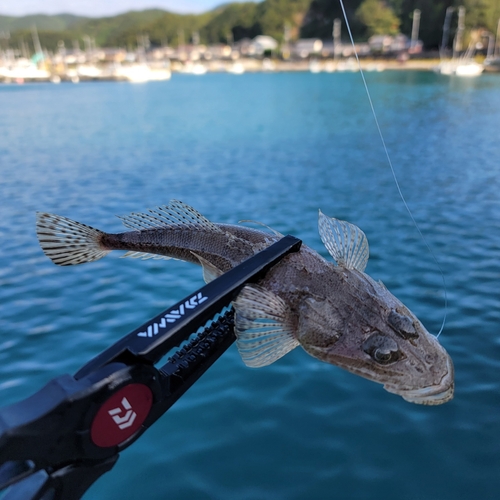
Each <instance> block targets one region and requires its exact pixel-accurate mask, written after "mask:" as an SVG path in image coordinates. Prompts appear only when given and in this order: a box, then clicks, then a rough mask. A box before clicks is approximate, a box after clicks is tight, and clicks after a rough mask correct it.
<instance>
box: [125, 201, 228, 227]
mask: <svg viewBox="0 0 500 500" xmlns="http://www.w3.org/2000/svg"><path fill="white" fill-rule="evenodd" d="M118 218H119V219H120V220H121V221H122V222H123V224H124V226H125V227H128V228H129V229H133V230H135V231H141V230H143V229H159V228H166V227H184V228H190V229H199V230H201V229H203V230H208V231H212V232H214V231H215V232H218V233H221V232H223V231H222V229H220V228H219V227H218V226H217V225H216V224H214V223H213V222H210V221H209V220H208V219H207V218H206V217H203V215H201V214H200V213H199V212H197V211H196V210H195V209H194V208H193V207H190V206H189V205H186V204H185V203H183V202H182V201H178V200H172V201H170V203H169V204H168V205H163V206H161V207H157V208H154V209H150V210H148V211H147V212H146V213H131V214H130V215H125V216H119V217H118Z"/></svg>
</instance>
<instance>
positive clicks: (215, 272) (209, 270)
mask: <svg viewBox="0 0 500 500" xmlns="http://www.w3.org/2000/svg"><path fill="white" fill-rule="evenodd" d="M191 253H192V254H193V255H194V256H195V257H196V258H197V259H198V260H199V261H200V264H201V267H202V268H203V280H204V281H205V283H210V282H211V281H213V280H214V279H216V278H218V277H219V276H221V275H222V274H224V271H221V270H220V269H219V268H218V267H215V266H214V265H213V264H212V263H211V262H208V260H207V259H204V258H203V257H202V256H201V255H198V254H196V253H194V252H191Z"/></svg>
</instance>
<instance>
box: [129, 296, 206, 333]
mask: <svg viewBox="0 0 500 500" xmlns="http://www.w3.org/2000/svg"><path fill="white" fill-rule="evenodd" d="M207 299H208V297H204V296H203V294H202V293H201V292H198V294H197V295H193V296H192V297H191V298H190V299H188V300H186V301H185V302H184V304H181V305H180V306H179V309H172V310H170V311H168V313H167V314H165V316H163V318H162V319H161V321H160V322H159V323H153V324H152V325H149V326H148V330H147V331H146V332H139V333H138V334H137V336H138V337H153V336H154V335H158V333H160V328H165V327H166V326H167V323H175V322H176V321H177V320H178V319H181V318H182V317H183V316H184V315H185V314H186V312H187V310H188V309H195V308H196V307H197V306H199V305H200V304H201V303H202V302H205V300H207Z"/></svg>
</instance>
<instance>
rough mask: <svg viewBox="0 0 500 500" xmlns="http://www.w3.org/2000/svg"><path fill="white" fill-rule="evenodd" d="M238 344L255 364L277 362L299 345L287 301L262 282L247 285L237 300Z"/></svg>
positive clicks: (256, 365) (247, 358)
mask: <svg viewBox="0 0 500 500" xmlns="http://www.w3.org/2000/svg"><path fill="white" fill-rule="evenodd" d="M233 306H234V309H235V317H234V318H235V319H234V323H235V327H234V331H235V334H236V345H237V347H238V351H239V353H240V355H241V358H242V359H243V362H244V363H245V364H246V365H247V366H250V367H252V368H260V367H262V366H267V365H270V364H271V363H274V362H275V361H277V360H278V359H280V358H281V357H283V356H284V355H285V354H287V353H289V352H290V351H291V350H292V349H294V348H295V347H297V346H298V345H299V342H298V340H297V339H296V338H295V336H294V335H293V324H292V321H291V313H290V310H289V308H288V306H287V305H286V303H285V302H284V301H283V300H282V299H281V298H280V297H278V296H277V295H275V294H274V293H272V292H270V291H268V290H266V289H265V288H262V287H260V286H258V285H246V286H245V287H243V289H242V291H241V292H240V294H239V295H238V297H237V298H236V300H235V301H234V302H233Z"/></svg>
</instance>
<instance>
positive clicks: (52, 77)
mask: <svg viewBox="0 0 500 500" xmlns="http://www.w3.org/2000/svg"><path fill="white" fill-rule="evenodd" d="M440 62H441V61H440V60H439V59H437V58H432V59H407V60H404V61H401V60H396V59H361V60H360V61H359V64H358V61H357V60H356V59H354V58H349V59H340V60H334V59H304V60H300V61H283V60H278V59H267V58H264V59H251V58H239V59H235V60H227V59H226V60H212V61H204V62H201V61H184V62H182V61H179V60H174V61H172V62H171V63H170V64H169V65H166V66H165V65H163V66H162V67H157V66H155V65H150V64H149V63H133V64H129V65H123V66H122V65H112V64H107V65H106V64H91V65H85V66H80V67H78V66H77V67H74V68H64V69H63V68H57V67H53V66H48V67H46V68H45V69H35V70H34V71H35V72H36V73H37V75H36V76H35V75H34V74H33V73H31V74H29V73H24V74H19V75H14V74H10V75H9V74H7V73H5V72H4V73H3V74H2V72H0V83H3V84H23V83H47V82H49V83H55V84H57V83H61V82H73V83H78V82H87V81H93V82H95V81H125V82H136V83H139V82H146V81H160V80H169V79H170V78H171V77H172V75H173V74H191V75H203V74H206V73H229V74H236V75H240V74H244V73H286V72H288V73H295V72H297V73H298V72H310V73H342V72H356V71H359V68H360V67H361V69H362V70H363V71H366V72H381V71H429V72H432V71H434V70H435V68H436V67H437V66H438V65H439V64H440ZM0 69H1V68H0ZM83 69H85V72H84V71H83ZM89 70H90V71H89ZM32 75H33V76H32Z"/></svg>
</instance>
